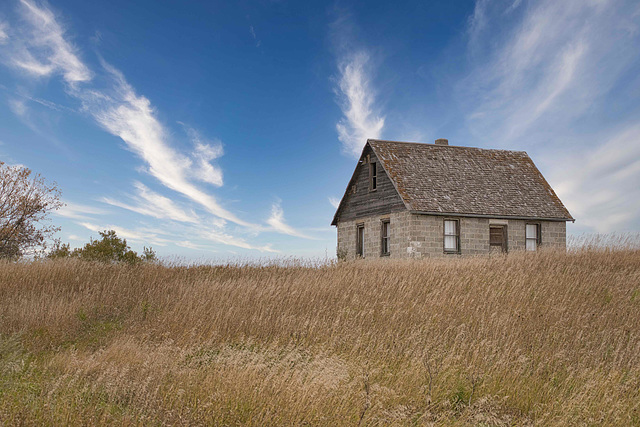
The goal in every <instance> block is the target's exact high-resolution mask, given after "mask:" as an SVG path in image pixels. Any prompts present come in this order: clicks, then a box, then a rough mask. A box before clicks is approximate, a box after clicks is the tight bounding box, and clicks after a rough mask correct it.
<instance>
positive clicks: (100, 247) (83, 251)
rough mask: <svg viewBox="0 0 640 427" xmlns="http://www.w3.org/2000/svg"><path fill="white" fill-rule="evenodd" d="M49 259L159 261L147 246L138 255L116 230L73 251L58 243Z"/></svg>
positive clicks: (136, 262) (104, 232) (106, 231)
mask: <svg viewBox="0 0 640 427" xmlns="http://www.w3.org/2000/svg"><path fill="white" fill-rule="evenodd" d="M47 257H48V258H50V259H56V258H68V257H74V258H80V259H82V260H85V261H99V262H104V263H126V264H138V263H140V262H155V261H156V260H157V257H156V253H155V252H154V251H153V249H152V248H147V247H146V246H145V248H144V252H143V253H142V255H138V254H137V253H136V252H135V251H133V250H131V248H130V247H129V245H128V244H127V241H126V240H125V239H121V238H120V237H118V235H117V234H116V232H115V231H114V230H105V231H101V232H100V239H99V240H94V239H91V240H90V241H89V243H87V244H85V245H84V246H83V247H82V248H77V249H74V250H73V251H71V250H70V247H69V244H61V243H60V242H59V241H56V242H55V244H54V246H53V248H52V250H51V251H50V252H49V254H48V255H47Z"/></svg>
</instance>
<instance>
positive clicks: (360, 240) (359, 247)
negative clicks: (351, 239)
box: [356, 224, 364, 258]
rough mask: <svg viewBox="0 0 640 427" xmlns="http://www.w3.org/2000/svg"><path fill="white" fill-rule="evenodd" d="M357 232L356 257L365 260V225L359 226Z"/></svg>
mask: <svg viewBox="0 0 640 427" xmlns="http://www.w3.org/2000/svg"><path fill="white" fill-rule="evenodd" d="M356 230H357V231H356V256H359V257H362V258H364V224H358V225H357V226H356Z"/></svg>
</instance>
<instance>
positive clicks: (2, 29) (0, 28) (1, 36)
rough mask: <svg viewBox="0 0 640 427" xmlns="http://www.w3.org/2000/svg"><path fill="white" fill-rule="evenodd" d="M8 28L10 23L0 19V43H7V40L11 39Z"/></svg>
mask: <svg viewBox="0 0 640 427" xmlns="http://www.w3.org/2000/svg"><path fill="white" fill-rule="evenodd" d="M8 29H9V24H7V23H6V22H3V21H0V44H5V43H6V42H7V40H9V35H8V34H7V31H8Z"/></svg>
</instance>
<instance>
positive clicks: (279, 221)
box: [267, 201, 313, 239]
mask: <svg viewBox="0 0 640 427" xmlns="http://www.w3.org/2000/svg"><path fill="white" fill-rule="evenodd" d="M267 224H269V225H270V226H271V228H272V229H273V230H275V231H277V232H279V233H282V234H288V235H289V236H295V237H301V238H303V239H313V238H312V237H309V236H307V235H306V234H304V233H301V232H300V231H298V230H296V229H295V228H293V227H291V226H290V225H288V224H287V223H286V222H285V219H284V211H283V210H282V206H280V202H279V201H278V202H276V203H274V204H273V205H272V206H271V216H270V217H269V219H268V220H267Z"/></svg>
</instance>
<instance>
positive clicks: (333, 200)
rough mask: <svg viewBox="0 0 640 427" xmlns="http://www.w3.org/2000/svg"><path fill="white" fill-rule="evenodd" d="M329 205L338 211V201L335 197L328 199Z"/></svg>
mask: <svg viewBox="0 0 640 427" xmlns="http://www.w3.org/2000/svg"><path fill="white" fill-rule="evenodd" d="M329 203H330V204H331V206H333V207H334V208H335V209H338V206H340V199H338V198H337V197H329Z"/></svg>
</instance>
